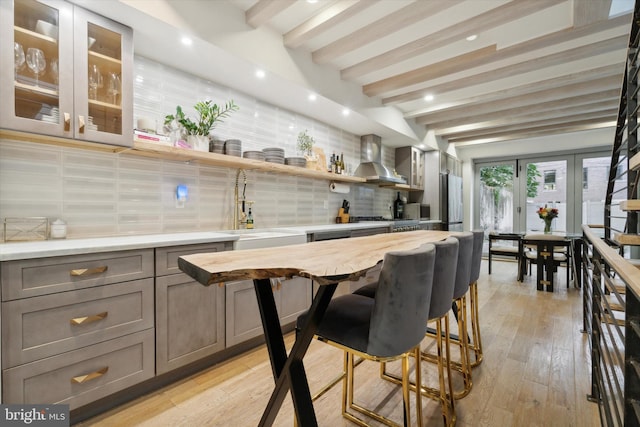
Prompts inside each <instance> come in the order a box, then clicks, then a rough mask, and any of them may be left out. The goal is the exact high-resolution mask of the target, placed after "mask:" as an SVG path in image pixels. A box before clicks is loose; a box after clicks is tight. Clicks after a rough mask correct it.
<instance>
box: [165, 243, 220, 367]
mask: <svg viewBox="0 0 640 427" xmlns="http://www.w3.org/2000/svg"><path fill="white" fill-rule="evenodd" d="M231 248H232V244H231V243H226V242H225V243H211V244H202V245H183V246H174V247H168V248H157V249H156V323H155V326H156V373H157V374H163V373H165V372H169V371H171V370H173V369H176V368H178V367H180V366H184V365H186V364H188V363H191V362H195V361H197V360H199V359H202V358H203V357H205V356H209V355H211V354H213V353H216V352H218V351H220V350H223V349H224V347H225V328H224V322H225V307H224V298H225V291H224V288H223V287H220V286H218V285H212V286H203V285H201V284H200V283H198V282H196V281H195V280H193V279H192V278H191V277H189V276H187V275H186V274H184V273H181V272H180V269H179V268H178V257H180V256H182V255H189V254H194V253H204V252H219V251H224V250H230V249H231Z"/></svg>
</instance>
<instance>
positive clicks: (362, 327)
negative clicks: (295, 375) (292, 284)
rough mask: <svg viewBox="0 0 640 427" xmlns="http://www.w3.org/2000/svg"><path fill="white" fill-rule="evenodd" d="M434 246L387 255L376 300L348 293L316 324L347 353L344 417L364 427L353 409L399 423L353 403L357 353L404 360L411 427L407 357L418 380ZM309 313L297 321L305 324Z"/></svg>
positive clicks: (404, 388)
mask: <svg viewBox="0 0 640 427" xmlns="http://www.w3.org/2000/svg"><path fill="white" fill-rule="evenodd" d="M435 255H436V249H435V247H434V245H433V244H426V245H423V246H421V247H420V248H418V249H415V250H411V251H402V252H389V253H387V254H386V255H385V257H384V261H383V264H382V269H381V271H380V278H379V280H378V289H377V291H376V294H375V297H374V298H368V297H365V296H362V295H354V294H348V295H343V296H341V297H338V298H335V299H333V300H332V301H331V302H330V303H329V306H328V307H327V311H326V312H325V315H324V317H323V319H322V321H321V322H320V324H319V325H318V330H317V332H316V335H317V338H318V339H319V340H321V341H323V342H326V343H328V344H331V345H333V346H335V347H337V348H340V349H342V350H343V351H344V369H343V374H342V384H343V392H342V396H343V401H342V415H343V416H344V417H345V418H347V419H349V420H351V421H353V422H355V423H356V424H358V425H361V426H367V425H368V424H367V423H366V421H364V420H362V419H360V418H358V417H356V416H355V415H354V414H353V413H351V412H349V411H348V410H355V411H358V412H360V413H362V414H365V415H367V416H369V417H371V418H373V419H375V420H377V421H379V422H382V423H384V424H387V425H390V426H398V425H399V424H397V423H395V422H393V421H392V420H390V419H388V418H386V417H384V416H382V415H380V414H377V413H375V412H373V411H371V410H369V409H366V408H364V407H363V406H361V405H358V404H356V403H354V401H353V395H354V356H358V357H362V358H364V359H369V360H373V361H378V362H386V361H392V360H397V359H401V360H402V393H403V401H404V423H403V424H404V425H405V426H408V425H411V416H410V396H409V391H410V384H409V355H413V356H414V357H415V360H416V381H417V382H418V383H420V373H421V370H420V363H419V362H420V357H419V355H420V342H421V341H422V339H423V338H424V325H425V324H426V322H427V318H428V314H429V307H430V304H431V289H432V283H433V277H434V261H435ZM304 317H305V314H303V315H301V316H300V317H298V322H297V324H298V325H300V324H301V323H302V322H304ZM421 395H422V393H416V412H417V418H418V425H419V426H422V399H421Z"/></svg>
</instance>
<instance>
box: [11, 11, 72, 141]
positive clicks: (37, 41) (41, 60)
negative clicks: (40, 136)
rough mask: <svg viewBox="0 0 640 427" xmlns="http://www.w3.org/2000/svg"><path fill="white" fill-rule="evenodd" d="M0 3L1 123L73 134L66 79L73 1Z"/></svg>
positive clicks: (69, 66)
mask: <svg viewBox="0 0 640 427" xmlns="http://www.w3.org/2000/svg"><path fill="white" fill-rule="evenodd" d="M0 7H1V8H2V10H1V11H0V12H1V21H2V22H1V24H2V26H1V27H2V30H1V31H2V42H0V43H1V44H2V51H3V53H2V77H1V78H0V93H2V99H3V102H2V106H1V107H0V108H2V111H1V114H0V115H1V119H0V122H1V125H2V127H7V128H10V129H17V130H25V131H30V132H39V133H47V134H52V135H59V136H71V135H72V132H73V130H72V129H71V124H70V118H71V113H72V111H73V79H71V78H65V77H69V76H71V75H72V67H73V61H72V58H73V51H72V48H71V46H72V30H73V26H72V12H71V10H72V7H71V5H69V4H68V3H65V2H60V1H42V2H37V1H35V0H15V1H14V2H10V1H3V2H2V4H1V5H0ZM11 52H13V58H11V57H9V54H10V53H11ZM65 113H66V114H65ZM65 118H68V119H69V120H67V121H66V122H65Z"/></svg>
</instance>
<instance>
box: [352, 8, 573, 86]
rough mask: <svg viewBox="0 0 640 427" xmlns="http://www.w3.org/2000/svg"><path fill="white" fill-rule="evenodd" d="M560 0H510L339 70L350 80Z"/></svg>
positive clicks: (536, 10)
mask: <svg viewBox="0 0 640 427" xmlns="http://www.w3.org/2000/svg"><path fill="white" fill-rule="evenodd" d="M562 1H563V0H541V1H529V0H513V1H510V2H509V3H506V4H504V5H502V6H498V7H496V8H494V9H491V10H489V11H487V12H485V13H482V14H480V15H477V16H474V17H472V18H469V19H467V20H465V21H462V22H459V23H456V24H455V25H452V26H450V27H447V28H444V29H442V30H440V31H436V32H435V33H431V34H429V35H427V36H425V37H421V38H420V39H417V40H415V41H412V42H410V43H406V44H404V45H402V46H400V47H398V48H396V49H392V50H390V51H387V52H385V53H382V54H380V55H376V56H374V57H371V58H369V59H367V60H365V61H362V62H359V63H357V64H354V65H352V66H350V67H346V68H344V69H342V70H341V71H340V76H341V77H342V79H343V80H353V79H356V78H358V77H362V76H364V75H366V74H369V73H371V72H374V71H379V70H382V69H384V68H385V67H388V66H389V64H397V63H398V62H401V61H405V60H407V59H411V58H414V57H416V56H418V55H422V54H424V53H428V52H430V51H433V50H435V49H438V48H441V47H443V46H446V45H448V44H451V43H454V42H457V41H460V40H461V39H463V38H465V37H467V36H469V35H471V34H475V33H482V32H486V31H489V30H490V29H492V28H493V27H495V26H498V25H504V24H506V23H508V22H511V21H515V20H516V19H520V18H523V17H525V16H527V15H530V14H532V13H536V12H539V11H541V10H543V9H545V8H547V7H550V6H554V5H556V4H559V3H562Z"/></svg>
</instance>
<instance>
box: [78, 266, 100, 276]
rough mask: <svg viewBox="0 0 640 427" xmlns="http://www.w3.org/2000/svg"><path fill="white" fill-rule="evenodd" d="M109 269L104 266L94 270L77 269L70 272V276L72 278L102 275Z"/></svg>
mask: <svg viewBox="0 0 640 427" xmlns="http://www.w3.org/2000/svg"><path fill="white" fill-rule="evenodd" d="M108 268H109V267H108V266H106V265H103V266H102V267H96V268H78V269H76V270H71V275H72V276H90V275H92V274H100V273H104V272H105V271H107V269H108Z"/></svg>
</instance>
